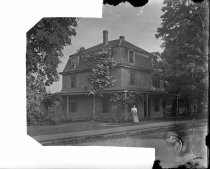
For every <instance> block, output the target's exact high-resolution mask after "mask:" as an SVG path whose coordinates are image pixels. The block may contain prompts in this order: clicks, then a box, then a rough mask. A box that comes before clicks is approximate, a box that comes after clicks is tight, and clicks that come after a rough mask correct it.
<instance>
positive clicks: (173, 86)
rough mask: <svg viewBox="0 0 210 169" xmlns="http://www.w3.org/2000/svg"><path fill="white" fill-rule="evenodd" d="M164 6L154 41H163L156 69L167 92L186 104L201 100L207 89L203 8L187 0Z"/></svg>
mask: <svg viewBox="0 0 210 169" xmlns="http://www.w3.org/2000/svg"><path fill="white" fill-rule="evenodd" d="M164 4H165V6H164V7H163V8H162V11H163V12H164V13H163V15H162V16H161V18H162V23H161V26H160V27H159V28H158V29H157V34H156V38H161V39H162V40H163V44H162V48H163V49H164V51H163V52H162V53H161V55H160V62H159V63H158V64H157V66H158V67H160V68H161V69H162V71H163V73H162V78H163V79H164V80H165V84H166V90H167V91H170V92H179V93H180V94H181V97H182V98H185V99H187V100H188V101H189V102H190V101H192V98H195V99H197V100H202V98H203V96H204V93H205V90H206V86H207V80H206V75H207V68H206V62H207V56H206V52H205V48H204V46H205V44H206V41H205V39H206V38H205V37H206V29H205V27H204V24H205V17H206V16H205V11H206V8H207V7H206V4H205V3H204V2H203V3H197V4H195V3H193V2H192V1H190V0H182V1H179V0H174V1H171V0H168V1H164Z"/></svg>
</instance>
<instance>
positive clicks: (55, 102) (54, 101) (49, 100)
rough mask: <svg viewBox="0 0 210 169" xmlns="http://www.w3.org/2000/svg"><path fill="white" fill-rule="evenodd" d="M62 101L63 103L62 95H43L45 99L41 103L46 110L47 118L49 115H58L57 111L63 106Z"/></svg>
mask: <svg viewBox="0 0 210 169" xmlns="http://www.w3.org/2000/svg"><path fill="white" fill-rule="evenodd" d="M61 101H62V98H61V95H60V94H58V93H54V94H51V93H45V94H44V95H43V99H42V102H41V103H42V105H43V106H44V108H45V117H47V116H49V115H52V114H55V113H56V112H55V110H57V109H58V107H59V106H60V104H61ZM49 108H51V109H50V112H49ZM52 108H53V109H52ZM47 118H49V117H47Z"/></svg>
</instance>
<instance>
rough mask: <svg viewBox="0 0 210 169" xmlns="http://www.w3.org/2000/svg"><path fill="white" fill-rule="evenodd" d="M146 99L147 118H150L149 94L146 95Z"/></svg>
mask: <svg viewBox="0 0 210 169" xmlns="http://www.w3.org/2000/svg"><path fill="white" fill-rule="evenodd" d="M146 98H147V117H148V116H149V95H148V93H147V94H146Z"/></svg>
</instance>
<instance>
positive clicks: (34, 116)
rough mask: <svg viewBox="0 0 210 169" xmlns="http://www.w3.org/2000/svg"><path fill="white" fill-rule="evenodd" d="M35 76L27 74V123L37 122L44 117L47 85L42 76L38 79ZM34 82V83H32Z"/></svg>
mask: <svg viewBox="0 0 210 169" xmlns="http://www.w3.org/2000/svg"><path fill="white" fill-rule="evenodd" d="M31 78H32V79H33V78H34V77H33V76H27V79H26V80H27V81H26V83H27V85H26V100H27V106H26V109H27V123H28V124H36V123H38V122H39V121H40V120H42V119H43V117H44V114H43V109H42V98H43V95H44V94H45V92H46V90H45V86H44V83H43V81H42V77H41V76H38V77H36V79H33V80H31ZM31 82H33V84H31Z"/></svg>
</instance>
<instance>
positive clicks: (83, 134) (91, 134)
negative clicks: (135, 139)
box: [33, 119, 207, 145]
mask: <svg viewBox="0 0 210 169" xmlns="http://www.w3.org/2000/svg"><path fill="white" fill-rule="evenodd" d="M192 123H196V124H203V125H205V124H206V125H207V119H199V120H185V121H168V122H153V123H146V124H135V125H134V124H130V125H128V126H120V127H112V128H106V129H98V130H87V131H79V132H69V133H57V134H49V135H39V136H33V138H34V139H35V140H37V141H38V142H40V143H41V144H42V145H49V144H56V143H59V142H63V141H76V140H82V139H87V138H95V137H97V138H98V137H104V136H110V135H122V134H126V133H130V132H140V131H145V130H151V129H158V128H162V127H166V126H173V125H176V124H192Z"/></svg>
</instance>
